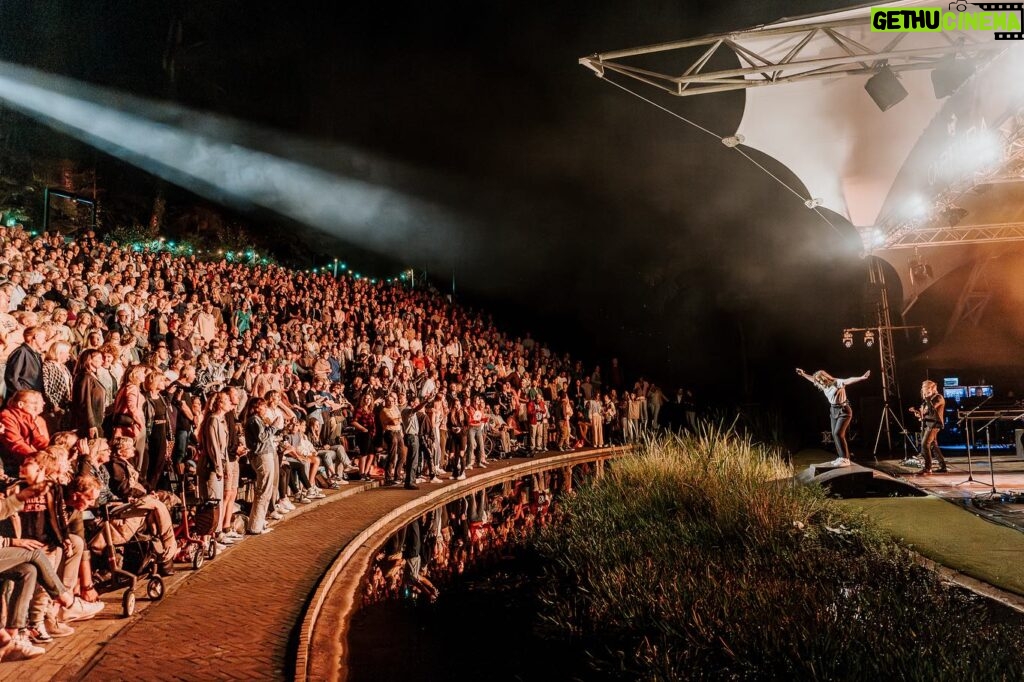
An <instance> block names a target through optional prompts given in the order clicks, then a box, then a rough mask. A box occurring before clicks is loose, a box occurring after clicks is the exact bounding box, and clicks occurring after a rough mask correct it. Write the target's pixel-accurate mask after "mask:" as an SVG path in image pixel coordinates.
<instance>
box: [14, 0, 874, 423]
mask: <svg viewBox="0 0 1024 682" xmlns="http://www.w3.org/2000/svg"><path fill="white" fill-rule="evenodd" d="M853 4H856V3H827V2H755V3H750V2H744V3H739V2H694V3H681V2H678V1H674V2H618V3H609V2H604V3H594V2H588V3H564V2H563V3H541V4H537V5H536V6H530V3H522V2H510V1H508V0H495V1H492V2H486V3H479V2H472V3H471V2H464V1H456V2H445V3H420V4H418V5H410V6H405V5H402V6H401V9H399V6H398V5H395V4H392V3H347V4H346V5H347V6H344V7H342V6H336V7H335V6H332V5H333V3H332V4H327V3H323V5H313V4H306V3H281V2H268V1H264V0H247V1H245V2H242V1H240V0H226V1H218V2H185V1H182V2H178V3H170V2H168V3H163V2H161V3H156V2H143V3H130V4H129V3H120V2H97V3H71V2H63V3H60V2H46V1H42V2H39V1H36V2H10V1H8V2H4V3H3V4H2V5H0V25H3V26H4V33H3V38H2V42H0V58H2V59H4V60H9V61H13V62H17V63H20V64H26V65H31V66H36V67H39V68H42V69H45V70H48V71H53V72H57V73H61V74H66V75H69V76H72V77H75V78H78V79H82V80H85V81H89V82H93V83H97V84H102V85H106V86H111V87H115V88H118V89H122V90H126V91H128V92H132V93H136V94H141V95H145V96H149V97H155V98H171V99H174V100H176V101H178V102H181V103H183V104H185V105H187V106H190V107H194V108H196V109H199V110H204V111H210V112H214V113H219V114H223V115H225V116H229V117H231V118H234V119H238V120H240V121H244V122H247V123H250V124H255V125H258V126H265V127H267V128H270V129H272V130H276V131H282V132H286V133H289V134H292V135H296V136H301V137H303V138H307V139H308V140H309V141H311V142H312V144H311V145H303V146H302V148H301V149H300V148H298V147H297V146H296V147H295V150H294V156H295V157H296V158H299V159H301V160H303V161H306V162H309V163H313V164H316V165H317V166H318V167H322V168H325V169H328V170H339V169H340V170H344V169H345V168H347V167H350V165H351V159H349V158H346V157H344V155H342V154H340V153H339V151H338V149H339V148H342V147H343V148H346V149H357V150H360V151H361V152H365V153H366V154H367V155H369V157H370V158H372V159H374V161H373V164H372V166H373V167H372V168H371V170H370V171H367V172H368V173H369V177H377V178H379V179H380V180H381V181H382V182H386V183H391V184H393V185H396V186H400V187H401V189H402V190H403V191H405V192H408V193H410V194H413V195H416V196H420V197H423V198H426V199H428V200H430V201H432V202H435V203H437V204H439V205H440V206H442V207H443V208H444V209H446V210H448V211H450V212H451V214H452V215H454V216H457V217H458V218H457V220H458V221H459V222H460V224H459V225H458V226H457V227H453V228H451V230H450V231H449V230H448V229H447V228H444V229H441V230H440V231H438V232H436V233H435V232H434V229H435V228H434V227H431V226H425V227H424V234H426V235H429V236H431V237H433V236H434V235H435V234H436V236H437V240H440V241H441V243H443V244H444V246H445V248H444V249H442V250H441V251H440V252H437V251H436V250H435V252H434V253H432V254H429V255H428V254H427V253H426V252H425V251H424V252H423V253H422V254H421V255H422V260H421V259H420V258H417V257H416V256H415V255H413V256H411V257H410V255H409V253H408V252H409V251H412V252H413V253H417V249H416V247H415V246H414V245H413V246H411V247H410V248H407V249H404V250H403V249H401V248H398V247H397V246H396V248H395V250H394V251H393V252H390V253H383V254H377V255H376V256H374V257H373V259H372V260H371V261H370V262H369V263H368V267H366V268H364V269H365V270H366V271H371V270H372V269H373V268H374V267H376V268H378V269H379V270H380V271H381V273H382V274H385V275H387V274H391V273H389V272H387V270H388V269H389V268H393V269H394V270H397V265H398V264H402V265H404V264H410V265H413V266H414V267H416V268H417V269H425V270H427V271H428V272H429V273H430V275H431V276H432V277H433V278H434V279H435V281H437V282H439V283H441V284H444V285H446V286H450V284H451V280H452V277H453V276H454V278H455V282H456V288H457V292H458V294H459V295H460V296H461V297H464V300H468V301H470V302H471V303H473V304H480V305H483V306H484V307H486V308H487V309H489V310H492V311H494V312H495V313H496V316H497V317H498V319H499V321H501V322H503V323H504V325H505V326H506V327H507V328H510V329H512V330H515V331H525V330H527V329H529V330H532V331H533V333H534V336H536V337H539V338H542V339H550V340H551V341H552V342H553V343H554V345H555V346H556V348H557V349H558V350H571V351H573V352H574V354H576V355H580V356H582V357H585V358H587V359H588V364H594V363H597V362H600V363H601V364H603V365H604V366H605V367H607V364H608V362H607V360H608V358H610V357H611V356H613V355H617V356H618V357H620V358H622V362H623V365H624V366H625V368H626V369H627V372H631V373H641V372H642V373H646V374H647V375H648V376H651V377H653V378H654V379H655V380H656V381H658V382H659V383H661V384H662V385H664V386H665V387H666V390H667V391H668V390H671V389H674V388H675V387H676V386H679V385H690V386H696V387H698V388H699V389H700V390H701V391H702V392H703V393H704V394H705V395H708V396H712V397H716V398H720V399H726V400H728V401H729V402H739V401H743V400H750V401H759V402H767V403H769V404H775V405H780V406H783V407H784V410H785V411H787V412H799V411H802V410H804V409H805V408H806V406H807V405H812V406H815V407H820V406H818V405H817V404H816V403H814V400H817V399H818V398H816V397H815V396H813V395H811V396H809V397H808V396H807V395H806V392H809V389H808V387H806V386H800V385H799V384H798V383H797V382H798V381H799V380H797V379H796V378H795V376H794V375H793V373H792V368H793V366H794V365H796V364H801V365H802V366H804V367H805V368H806V369H808V370H813V369H816V368H817V367H819V366H825V367H827V368H829V369H830V370H833V371H834V372H836V373H837V374H852V373H858V374H859V373H860V372H862V371H863V370H864V369H867V368H869V367H872V368H874V367H876V364H877V358H876V357H873V356H872V355H870V354H868V353H866V352H853V353H850V352H843V349H842V348H841V344H840V343H839V335H840V330H841V329H842V328H843V327H844V326H851V325H859V324H861V323H862V322H864V319H863V305H862V283H863V281H864V277H865V271H866V270H865V263H864V261H862V260H860V259H859V258H858V257H857V256H856V255H855V249H854V248H853V246H855V245H856V241H855V238H854V237H853V233H852V231H849V232H848V233H847V234H846V235H845V236H842V235H839V234H837V233H836V232H835V231H834V230H833V229H832V228H830V227H829V226H828V225H826V224H825V223H824V222H823V221H822V220H821V219H820V218H818V217H817V216H816V215H815V214H814V213H812V212H810V211H808V210H807V209H806V208H805V207H804V206H803V205H802V204H801V203H800V202H799V201H798V200H797V199H796V198H795V197H793V196H792V195H791V194H789V193H788V192H786V191H785V190H784V189H782V188H781V187H780V186H779V185H777V184H776V183H775V182H774V181H773V180H771V179H770V178H769V177H767V176H766V175H764V174H763V173H762V172H761V171H759V170H757V169H755V168H754V167H753V166H751V165H750V163H749V162H748V161H746V160H744V159H743V158H742V157H740V156H739V155H738V154H735V153H733V152H730V151H729V150H727V149H726V148H725V147H723V146H722V145H721V144H720V143H719V142H717V141H715V140H714V139H712V138H710V137H706V136H704V135H703V134H702V133H699V132H697V131H695V130H693V129H691V128H689V127H688V126H686V125H685V124H683V123H681V122H679V121H677V120H675V119H673V118H671V117H669V116H667V115H666V114H664V113H663V112H660V111H658V110H656V109H655V108H653V107H651V106H650V105H648V104H644V103H642V102H640V101H638V100H636V99H634V98H632V97H630V96H629V95H627V94H625V93H623V92H621V91H619V90H617V89H615V88H613V87H611V86H609V85H607V84H605V83H602V82H601V81H600V80H599V79H597V78H595V77H594V76H593V75H592V74H591V73H590V72H589V71H587V70H585V69H584V68H583V67H581V66H579V65H578V64H577V59H578V58H579V57H581V56H584V55H587V54H591V53H593V52H596V51H603V50H610V49H616V48H624V47H635V46H639V45H644V44H649V43H655V42H660V41H665V40H672V39H679V38H685V37H693V36H699V35H703V34H707V33H713V32H719V31H728V30H734V29H740V28H743V27H747V26H751V25H755V24H759V23H765V22H769V21H773V20H775V19H778V18H780V17H783V16H798V15H801V14H805V13H809V12H818V11H826V10H829V9H834V8H836V7H840V6H844V5H845V6H850V5H853ZM174 16H179V17H181V19H182V41H181V47H180V49H178V50H177V51H176V53H175V61H176V64H177V67H178V71H177V79H176V82H175V83H173V84H171V83H169V82H168V79H167V77H166V75H165V73H164V71H163V70H162V68H161V64H162V59H163V57H164V50H165V45H166V38H167V32H168V27H169V25H170V24H171V20H172V18H173V17H174ZM645 94H648V95H649V94H650V91H647V92H645ZM656 99H658V101H659V102H660V103H662V104H665V105H666V106H669V107H670V108H672V109H673V110H674V111H677V112H679V113H681V114H684V115H686V116H688V117H691V118H692V119H694V120H695V121H697V122H699V123H701V124H702V125H707V126H708V127H710V128H712V129H714V130H715V131H718V132H721V133H722V134H731V133H732V132H733V131H734V130H735V126H736V124H737V123H738V121H739V119H740V116H741V113H742V103H743V99H742V96H741V95H737V94H736V93H727V94H724V95H713V96H704V97H695V98H686V99H673V98H670V97H668V96H665V97H661V98H656ZM257 144H259V143H258V142H257ZM279 151H284V150H280V149H279ZM767 163H768V164H769V165H770V166H771V168H772V169H773V170H774V171H776V172H778V173H780V174H781V175H782V176H783V177H784V178H786V179H787V181H789V182H791V183H792V184H794V185H795V186H797V187H800V185H799V183H798V182H797V181H796V180H795V179H794V178H793V177H792V176H791V175H790V174H789V173H788V172H787V171H786V170H785V169H784V168H782V167H781V166H780V165H779V164H777V163H775V162H773V161H770V160H768V161H767ZM115 165H116V164H115ZM110 176H111V177H121V176H119V175H116V174H115V173H114V171H110ZM143 178H144V176H143ZM801 189H802V187H801ZM108 192H116V187H110V188H108ZM254 220H256V221H257V223H258V225H259V229H262V230H274V229H275V228H280V226H281V224H282V223H281V222H280V221H275V220H272V219H268V218H267V216H265V215H263V216H259V217H258V218H254ZM382 229H386V226H382ZM847 229H848V228H847ZM437 240H435V241H437ZM358 246H359V245H352V248H349V247H346V246H345V245H343V244H339V243H333V242H332V243H331V245H330V246H329V247H325V248H324V249H323V250H324V251H325V253H324V254H323V255H324V257H325V258H330V257H331V256H335V255H339V254H340V255H342V256H343V257H345V254H349V256H350V258H349V260H350V261H351V262H353V263H354V264H358V262H359V261H358V259H359V257H360V256H359V255H358V254H359V253H360V251H358V250H357V249H356V248H355V247H358ZM353 254H356V255H354V256H353ZM391 256H393V257H394V266H393V265H391V264H390V263H388V262H387V261H386V260H379V259H381V258H382V259H387V258H388V257H391ZM365 257H366V258H367V259H371V257H370V256H369V255H366V256H365ZM873 383H874V382H873ZM805 389H806V391H805ZM869 390H871V391H877V386H869V387H868V388H867V389H865V392H867V391H869ZM793 396H796V402H795V403H794V402H792V399H793Z"/></svg>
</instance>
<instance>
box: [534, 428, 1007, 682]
mask: <svg viewBox="0 0 1024 682" xmlns="http://www.w3.org/2000/svg"><path fill="white" fill-rule="evenodd" d="M790 475H791V470H790V469H789V467H788V465H786V464H784V463H783V462H782V460H780V459H779V458H778V457H777V456H776V455H774V454H773V453H771V452H767V451H764V450H762V449H759V448H757V447H753V446H751V444H750V443H749V442H746V441H743V440H740V439H738V438H735V437H733V436H731V435H730V434H728V433H725V432H721V431H716V430H714V429H710V430H708V431H707V432H705V433H704V434H702V435H701V436H699V437H688V438H682V439H680V438H672V439H669V440H663V441H660V442H657V443H652V444H649V445H648V446H645V447H644V448H642V449H640V451H638V453H637V454H636V455H635V456H633V457H629V458H626V459H624V460H620V461H618V462H617V463H616V464H615V466H614V468H613V469H612V470H611V471H610V472H609V473H608V474H607V475H606V476H605V477H604V478H603V479H602V480H601V481H600V482H599V483H597V484H596V485H594V486H592V487H589V488H585V489H581V490H579V491H578V492H577V493H576V494H575V495H574V496H572V497H570V498H569V499H567V500H565V501H564V502H563V505H562V507H563V510H564V514H565V516H564V518H563V519H562V520H561V522H560V523H558V524H556V525H554V526H552V527H551V528H550V529H549V530H548V531H546V532H545V533H544V534H542V536H541V537H540V539H539V540H538V543H537V548H538V551H540V552H541V554H542V555H543V556H544V557H545V558H546V560H547V561H548V562H549V563H550V566H551V569H550V572H549V575H548V577H547V580H546V582H545V584H544V586H543V587H542V594H543V599H544V601H545V604H546V607H547V608H546V612H545V614H544V619H545V622H546V624H547V627H549V628H551V629H552V631H553V634H559V635H562V636H569V637H573V638H579V639H582V640H583V641H584V642H586V643H587V645H588V647H589V649H590V650H591V651H592V653H593V654H594V656H595V663H596V664H597V665H598V666H600V667H601V668H603V669H604V670H606V671H607V670H618V671H621V673H622V675H623V677H626V678H631V679H636V678H641V679H666V680H671V679H783V678H784V679H823V680H824V679H869V678H879V677H882V678H885V679H907V680H936V679H950V680H952V679H957V680H961V679H1021V678H1024V662H1022V655H1021V653H1020V652H1021V651H1024V648H1022V644H1024V637H1022V636H1021V634H1020V633H1019V632H1018V629H1017V628H1014V627H1010V626H1008V625H1004V624H1000V623H998V622H996V620H995V619H994V618H993V617H992V615H991V613H990V611H988V610H987V609H986V608H984V605H983V604H982V603H980V602H979V601H978V600H977V599H976V598H974V597H971V596H969V595H965V594H964V593H962V592H960V591H959V590H951V589H949V588H947V587H945V586H943V585H942V584H940V583H939V582H938V580H937V579H936V578H935V576H933V575H932V574H931V573H929V572H927V571H925V570H924V569H922V568H920V567H919V566H917V565H916V564H915V563H914V562H913V561H912V560H911V558H910V557H909V556H908V554H907V552H906V550H905V549H903V548H902V547H900V546H899V545H898V544H896V543H895V542H893V541H892V540H889V539H888V538H887V536H886V535H885V534H883V533H882V532H879V531H877V530H875V529H874V528H873V527H872V526H870V525H869V524H868V523H867V522H866V521H865V520H864V517H863V516H859V515H855V514H853V513H851V512H850V511H849V510H845V509H843V508H841V507H840V506H838V505H837V504H835V503H834V502H833V501H831V500H829V499H827V498H826V497H825V496H824V494H823V493H822V491H821V490H819V489H817V488H811V487H803V486H792V485H789V484H788V483H787V482H786V479H787V478H788V477H789V476H790Z"/></svg>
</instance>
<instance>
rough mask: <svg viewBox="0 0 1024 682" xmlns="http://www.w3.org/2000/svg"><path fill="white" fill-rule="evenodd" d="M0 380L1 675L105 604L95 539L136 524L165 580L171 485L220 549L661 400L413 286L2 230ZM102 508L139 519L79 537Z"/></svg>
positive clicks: (618, 435) (557, 440)
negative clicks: (184, 494) (362, 494)
mask: <svg viewBox="0 0 1024 682" xmlns="http://www.w3.org/2000/svg"><path fill="white" fill-rule="evenodd" d="M0 376H2V378H3V384H2V387H0V388H2V393H3V396H4V397H5V406H4V408H3V410H2V411H0V428H2V433H0V455H2V458H3V464H4V470H5V474H6V476H7V477H8V482H9V485H8V493H9V494H8V496H7V497H6V498H4V502H3V504H2V505H0V517H3V518H6V519H7V522H6V524H3V525H0V533H2V536H0V543H2V545H0V574H2V576H3V578H5V579H10V580H12V581H13V582H15V584H16V589H15V590H14V592H13V594H12V596H11V597H10V598H9V599H8V600H7V602H6V621H5V625H6V629H4V630H0V659H7V660H10V659H14V658H24V657H32V656H37V655H40V654H42V653H43V651H44V649H43V648H42V647H39V646H37V645H38V644H40V643H45V642H48V641H50V640H51V639H52V638H53V637H57V636H64V635H69V634H71V633H72V632H73V628H72V626H70V625H69V623H71V622H74V621H75V620H77V619H82V618H89V617H92V616H93V615H95V613H96V612H97V611H98V610H99V609H100V608H101V607H102V602H100V601H99V600H98V595H97V593H96V590H95V586H94V584H93V579H94V570H93V567H92V565H91V562H90V555H91V554H94V553H97V552H102V550H103V548H104V544H105V543H109V542H112V541H113V542H117V541H118V539H119V538H124V537H129V536H130V535H131V534H132V533H134V532H136V531H137V530H138V529H139V527H140V526H143V525H144V526H145V527H146V528H148V529H149V530H150V531H151V533H152V536H153V539H154V543H155V547H156V548H157V551H158V554H159V557H160V567H159V570H160V572H161V573H162V574H163V575H170V574H172V573H173V572H174V570H175V567H174V562H173V559H174V557H175V555H176V552H177V549H178V548H177V546H176V543H175V539H174V532H173V527H172V522H171V518H172V517H171V514H170V511H169V510H170V509H172V508H173V507H174V506H175V505H178V504H180V503H181V500H180V499H178V498H177V497H176V496H175V495H174V494H172V484H173V482H174V481H175V480H179V479H180V477H181V476H182V475H187V474H190V473H194V475H195V476H196V480H197V481H198V487H199V490H200V492H201V494H202V496H203V497H204V498H205V499H206V500H207V501H208V503H209V504H212V505H214V512H213V523H212V526H213V528H212V534H213V535H214V539H215V541H216V542H217V543H218V545H217V546H218V548H219V549H221V550H223V549H226V548H228V547H230V546H231V545H232V544H234V543H237V542H240V541H242V540H243V539H244V538H245V537H246V536H247V535H260V534H263V533H267V532H270V531H271V530H272V529H273V522H275V521H279V520H281V519H283V518H284V516H285V515H286V514H288V513H289V512H290V511H292V510H294V509H295V508H296V505H299V504H306V503H308V502H310V501H311V500H313V499H316V498H319V497H323V496H324V492H323V489H324V488H339V487H341V486H343V485H345V484H347V483H348V482H349V481H350V480H352V479H354V478H361V477H378V478H381V479H382V482H383V484H384V485H404V486H405V487H407V488H416V487H417V486H418V485H420V484H423V483H433V484H436V483H439V482H441V481H442V480H444V479H445V478H453V479H461V478H464V477H465V471H466V470H467V469H470V468H473V467H486V466H488V458H487V452H488V451H489V448H488V447H487V445H488V439H493V441H494V442H495V443H496V449H497V451H498V452H501V453H505V454H510V453H513V452H518V453H519V454H524V455H531V454H533V453H535V452H538V451H545V450H548V449H554V448H559V449H562V450H569V449H572V448H577V447H584V446H592V447H606V446H608V445H609V444H610V443H611V442H612V441H613V440H614V441H617V442H629V441H631V440H633V439H635V438H637V437H638V436H639V434H640V433H641V432H642V431H643V430H644V429H645V428H648V427H649V426H651V425H655V426H656V425H657V424H658V422H659V412H660V410H661V408H662V406H663V404H665V403H666V402H669V401H666V398H665V395H664V394H663V393H662V392H661V391H660V389H658V388H657V387H655V386H653V385H651V384H650V383H648V382H647V381H645V380H642V379H641V380H639V381H637V382H635V383H634V384H633V385H632V386H629V385H627V384H626V383H625V381H624V377H623V376H622V372H621V369H620V368H619V366H618V363H617V362H615V361H613V362H612V364H611V366H610V367H609V371H608V374H607V375H603V374H602V371H601V369H600V368H595V369H594V370H593V371H587V370H585V369H584V366H583V364H582V363H581V362H580V361H573V360H572V359H571V358H569V357H568V356H563V355H558V354H556V353H553V352H552V351H551V350H550V349H549V348H548V347H547V346H546V345H544V344H542V343H539V342H537V341H535V340H534V339H533V338H531V336H530V335H529V334H527V335H526V336H525V337H524V338H512V337H509V336H507V335H505V334H503V333H501V332H499V331H498V330H497V329H496V327H495V325H494V323H493V320H492V319H491V318H489V317H486V316H484V315H483V314H481V313H479V312H474V311H472V310H470V309H468V308H466V307H463V306H460V305H457V304H454V303H453V302H452V301H451V300H450V299H449V298H448V297H446V296H444V295H442V294H440V293H438V292H437V291H434V290H431V289H424V288H419V289H412V288H407V287H406V286H404V285H399V284H392V283H385V282H380V283H376V282H371V281H369V280H367V279H356V278H353V277H348V276H343V277H338V278H336V277H332V276H331V275H329V274H327V273H320V274H317V273H308V272H302V271H296V270H289V269H285V268H282V267H279V266H277V265H262V266H258V265H257V266H254V265H245V264H239V263H230V262H227V261H204V260H201V259H198V258H196V257H194V256H190V257H179V256H173V255H171V254H169V253H166V252H150V251H146V250H142V251H138V250H135V249H129V248H122V247H119V246H118V245H117V244H113V243H104V242H102V241H99V240H98V239H97V238H96V237H95V235H93V234H92V233H87V234H85V235H84V236H82V237H81V238H79V239H77V240H74V241H71V240H67V239H65V238H64V237H61V236H57V235H43V236H39V237H32V236H30V235H28V234H27V233H25V232H24V230H22V229H20V228H12V229H5V230H3V231H2V232H0ZM243 482H244V484H245V485H243V488H244V489H245V491H246V494H245V495H239V487H240V484H242V483H243ZM243 501H244V505H243V504H239V503H240V502H243ZM115 503H122V504H126V503H130V504H131V505H133V508H137V509H140V510H141V513H140V514H138V515H136V516H135V517H132V518H129V519H126V520H125V519H121V520H119V521H118V522H117V523H116V528H114V529H113V531H114V532H106V531H109V530H110V529H109V528H107V529H105V532H98V528H99V527H101V526H103V523H101V522H100V521H98V520H97V519H99V518H101V514H99V512H98V510H99V509H100V508H101V506H102V505H108V504H115ZM239 519H244V524H242V523H240V522H239ZM107 525H108V526H109V525H115V524H114V522H113V521H111V522H110V523H109V524H107ZM111 538H112V539H111ZM51 598H53V599H56V600H58V602H59V603H51V601H50V599H51Z"/></svg>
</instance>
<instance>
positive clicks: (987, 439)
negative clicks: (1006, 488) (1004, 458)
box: [981, 412, 1003, 499]
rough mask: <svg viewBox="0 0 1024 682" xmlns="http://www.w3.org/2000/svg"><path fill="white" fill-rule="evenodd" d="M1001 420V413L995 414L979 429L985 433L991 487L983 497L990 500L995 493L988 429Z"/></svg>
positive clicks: (990, 439)
mask: <svg viewBox="0 0 1024 682" xmlns="http://www.w3.org/2000/svg"><path fill="white" fill-rule="evenodd" d="M1002 418H1003V413H1002V412H997V413H996V416H994V417H992V418H991V419H989V420H988V421H987V422H985V425H984V426H982V427H981V428H982V430H983V431H984V432H985V446H986V448H987V449H988V470H989V475H990V476H991V477H992V486H991V487H992V490H990V491H989V492H987V493H983V494H984V495H988V496H989V498H990V499H991V498H992V497H994V496H995V494H996V492H997V491H996V470H995V467H994V466H993V465H992V436H991V434H990V433H989V427H990V426H992V424H993V423H994V422H996V421H998V420H1000V419H1002Z"/></svg>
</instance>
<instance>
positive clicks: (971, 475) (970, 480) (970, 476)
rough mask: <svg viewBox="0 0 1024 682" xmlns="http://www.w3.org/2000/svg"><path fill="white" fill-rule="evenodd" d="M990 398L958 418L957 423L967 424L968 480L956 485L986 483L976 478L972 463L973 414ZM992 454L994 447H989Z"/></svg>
mask: <svg viewBox="0 0 1024 682" xmlns="http://www.w3.org/2000/svg"><path fill="white" fill-rule="evenodd" d="M989 400H992V396H989V397H987V398H985V399H984V400H982V401H981V402H980V403H978V404H977V405H976V406H974V408H972V409H971V411H970V412H968V413H967V414H964V415H961V416H960V418H959V419H957V424H966V428H965V429H964V445H966V446H967V480H964V481H960V482H959V483H956V484H955V485H965V484H967V483H979V484H981V485H984V483H981V481H976V480H974V467H973V465H972V464H971V415H972V414H974V413H975V412H977V411H978V410H979V409H980V408H981V406H982V405H984V404H985V403H987V402H988V401H989ZM991 423H992V422H989V424H991ZM985 433H986V434H988V431H987V430H986V431H985ZM991 455H992V449H991V448H989V456H990V457H991Z"/></svg>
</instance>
